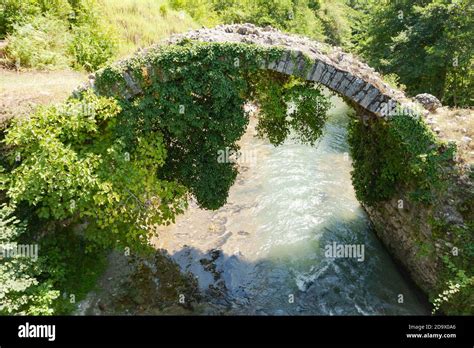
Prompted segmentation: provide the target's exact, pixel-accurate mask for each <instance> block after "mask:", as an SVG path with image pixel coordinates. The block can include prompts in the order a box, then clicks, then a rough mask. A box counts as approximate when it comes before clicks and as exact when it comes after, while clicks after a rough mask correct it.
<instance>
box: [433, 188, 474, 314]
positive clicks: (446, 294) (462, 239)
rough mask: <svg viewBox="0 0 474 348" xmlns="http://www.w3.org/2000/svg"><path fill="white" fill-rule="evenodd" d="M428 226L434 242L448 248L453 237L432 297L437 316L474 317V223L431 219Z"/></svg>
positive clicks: (444, 255) (445, 250)
mask: <svg viewBox="0 0 474 348" xmlns="http://www.w3.org/2000/svg"><path fill="white" fill-rule="evenodd" d="M466 194H468V192H466ZM471 209H472V208H471ZM428 222H429V224H430V226H431V228H432V231H433V237H434V238H436V239H437V240H439V241H440V242H441V244H444V243H445V242H444V240H445V239H446V237H447V236H449V240H450V242H451V245H449V246H448V245H446V247H447V248H446V249H444V250H442V251H441V252H442V257H441V258H442V260H443V263H442V265H441V266H442V270H441V272H440V277H439V281H438V286H437V287H436V289H434V291H433V293H432V294H431V301H432V302H433V305H434V307H433V313H436V312H442V313H444V314H448V315H450V314H455V315H459V314H462V315H472V314H473V313H474V307H473V303H474V269H473V268H472V263H473V260H474V234H473V231H474V224H473V222H472V220H471V221H467V223H466V225H465V226H459V225H455V224H453V223H451V222H447V221H445V220H444V219H442V218H430V220H429V221H428ZM454 247H455V248H456V249H454ZM454 250H455V252H454Z"/></svg>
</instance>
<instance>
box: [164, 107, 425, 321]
mask: <svg viewBox="0 0 474 348" xmlns="http://www.w3.org/2000/svg"><path fill="white" fill-rule="evenodd" d="M333 104H334V105H335V107H333V109H332V110H331V117H330V120H329V121H328V123H327V125H326V128H325V135H324V137H323V138H322V139H321V141H320V142H319V144H318V145H317V146H316V147H310V146H305V145H301V144H298V143H296V142H294V141H291V140H289V141H287V142H286V143H285V144H284V145H282V146H279V147H273V146H272V145H270V144H269V143H268V142H266V141H263V140H259V139H256V138H255V137H254V136H253V134H254V130H253V128H252V126H253V125H254V122H255V121H252V122H251V125H250V127H249V131H248V132H247V134H246V135H245V136H244V138H243V139H242V151H244V152H245V151H252V152H253V153H254V154H255V153H256V154H257V157H256V159H257V160H256V161H255V163H251V164H248V165H247V166H246V164H245V163H243V165H242V168H241V175H239V177H238V179H237V182H236V184H235V185H234V187H232V189H231V191H230V195H229V200H228V204H226V205H225V206H224V207H222V208H221V209H219V210H217V211H214V212H210V211H202V210H200V209H198V208H197V207H196V206H192V207H191V208H190V210H189V211H188V212H187V213H186V214H184V215H183V216H182V217H180V218H179V219H178V221H177V223H176V224H175V225H173V226H171V227H167V228H161V229H160V231H159V237H158V238H157V239H156V241H155V244H156V245H157V247H160V248H163V249H166V250H167V251H168V252H169V253H170V254H171V255H172V257H173V258H174V259H175V260H176V261H177V262H178V263H179V264H180V266H181V268H182V269H183V270H184V271H191V272H193V273H194V274H195V275H196V276H197V277H198V279H199V283H200V286H201V288H202V290H203V292H204V293H207V294H208V296H207V301H208V302H209V303H210V304H214V305H216V306H221V307H222V306H223V307H225V308H226V311H225V313H232V314H271V315H279V314H303V315H304V314H317V315H326V314H329V315H333V314H335V315H350V314H428V309H427V308H426V305H425V304H424V303H423V302H422V301H421V300H420V299H419V298H418V294H417V292H416V290H415V289H414V288H413V287H412V285H411V284H410V283H408V282H407V280H406V279H405V278H404V277H402V275H401V274H400V272H399V270H398V269H397V267H396V266H395V264H394V263H393V262H392V260H391V259H390V257H389V255H388V254H387V252H386V251H385V250H384V249H383V247H382V245H381V244H380V243H379V241H378V240H377V239H376V237H375V235H374V232H373V231H372V230H371V228H370V224H369V220H368V218H367V216H366V214H365V212H364V211H363V209H362V208H361V206H360V205H359V203H358V202H357V200H356V198H355V195H354V190H353V188H352V184H351V179H350V171H351V162H350V159H349V158H348V155H347V153H348V151H349V149H348V145H347V141H346V135H347V122H348V118H347V115H346V114H347V111H348V110H347V107H346V106H345V104H344V103H342V101H341V100H340V99H337V98H333ZM333 243H336V244H337V245H341V244H344V245H348V244H351V245H353V244H355V245H362V246H363V247H364V249H363V250H364V261H362V262H361V261H358V260H357V258H350V257H349V258H348V257H345V258H330V257H326V255H325V247H326V245H333ZM210 250H220V251H221V253H216V252H214V253H212V252H209V251H210ZM203 259H205V260H204V261H203ZM210 263H212V267H209V264H210ZM209 287H211V289H214V290H215V289H219V291H218V292H217V293H218V294H219V296H217V295H216V291H214V290H213V291H209ZM402 299H403V303H399V302H400V301H401V300H402ZM211 313H212V312H211ZM219 313H222V311H219Z"/></svg>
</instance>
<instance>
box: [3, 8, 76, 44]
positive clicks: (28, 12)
mask: <svg viewBox="0 0 474 348" xmlns="http://www.w3.org/2000/svg"><path fill="white" fill-rule="evenodd" d="M71 11H72V8H71V5H70V4H69V2H68V1H67V0H50V1H44V0H2V3H1V7H0V37H5V36H6V34H8V33H11V32H12V31H13V29H14V26H15V25H17V26H22V25H24V24H27V23H29V22H31V20H32V19H33V18H35V17H37V16H39V15H41V14H44V15H46V16H50V17H54V18H57V19H59V20H66V19H67V18H68V16H69V14H70V13H71Z"/></svg>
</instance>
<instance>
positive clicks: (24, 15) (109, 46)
mask: <svg viewBox="0 0 474 348" xmlns="http://www.w3.org/2000/svg"><path fill="white" fill-rule="evenodd" d="M97 12H98V7H97V6H96V3H95V1H93V0H75V1H73V0H70V1H68V0H54V1H43V0H20V1H17V0H15V1H11V0H5V1H4V4H3V6H2V9H1V10H0V24H1V27H0V35H3V36H5V35H6V36H7V39H8V45H7V49H6V53H7V58H9V60H10V61H11V62H12V63H13V64H20V66H22V67H25V68H39V69H57V68H65V67H67V66H71V65H74V66H76V67H80V68H84V69H86V70H88V71H93V70H96V69H98V68H99V67H101V66H102V65H104V64H105V63H106V62H107V61H108V60H109V59H110V58H111V57H112V56H113V55H114V54H115V53H116V46H117V45H116V42H115V35H114V33H113V32H112V30H111V29H110V27H108V26H107V25H105V24H104V22H103V21H102V20H101V18H100V14H97Z"/></svg>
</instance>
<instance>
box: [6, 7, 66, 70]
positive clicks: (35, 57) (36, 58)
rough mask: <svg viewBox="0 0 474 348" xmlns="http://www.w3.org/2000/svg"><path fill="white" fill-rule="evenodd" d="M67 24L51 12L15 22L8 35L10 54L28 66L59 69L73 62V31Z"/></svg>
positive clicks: (8, 53) (22, 64)
mask: <svg viewBox="0 0 474 348" xmlns="http://www.w3.org/2000/svg"><path fill="white" fill-rule="evenodd" d="M67 29H68V28H67V26H66V24H65V23H64V22H63V21H61V20H59V19H55V18H53V17H50V16H47V17H45V16H37V17H34V18H33V19H32V20H31V22H28V23H26V24H15V25H13V32H12V33H11V34H9V35H8V45H7V48H6V54H7V57H8V58H9V59H10V60H11V61H12V62H14V63H16V64H20V65H21V66H22V67H26V68H39V69H56V68H65V67H67V66H69V65H70V63H71V58H70V57H69V55H68V45H69V42H70V34H69V33H68V30H67Z"/></svg>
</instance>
